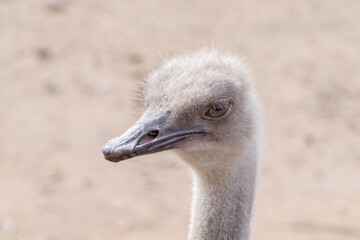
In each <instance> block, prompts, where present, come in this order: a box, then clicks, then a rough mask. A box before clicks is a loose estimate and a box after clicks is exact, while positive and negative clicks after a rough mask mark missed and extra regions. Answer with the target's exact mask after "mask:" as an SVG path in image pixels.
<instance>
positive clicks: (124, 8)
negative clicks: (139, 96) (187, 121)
mask: <svg viewBox="0 0 360 240" xmlns="http://www.w3.org/2000/svg"><path fill="white" fill-rule="evenodd" d="M213 40H216V41H217V42H218V43H220V44H221V45H223V46H224V48H226V49H230V50H234V52H241V53H243V54H244V55H245V56H246V57H247V60H248V62H249V63H250V66H251V68H252V72H253V77H254V79H255V80H256V86H257V88H258V90H259V98H260V99H261V101H262V103H263V109H264V119H265V120H264V121H265V128H266V135H265V139H264V147H263V151H262V152H263V154H262V166H261V170H260V174H261V176H260V178H259V184H258V189H257V193H258V194H257V202H256V212H255V219H254V224H253V225H254V228H253V232H254V234H253V239H258V240H260V239H261V240H264V239H266V240H290V239H291V240H313V239H314V240H315V239H316V240H335V239H336V240H339V239H341V240H351V239H360V141H359V140H360V1H358V0H328V1H325V0H324V1H320V0H314V1H286V0H271V1H270V0H262V1H260V0H256V1H251V0H243V1H235V0H234V1H205V0H194V1H165V0H164V1H160V0H142V1H140V0H134V1H130V0H127V1H125V0H121V1H120V0H108V1H100V0H74V1H71V0H64V1H60V0H58V1H57V0H37V1H35V0H33V1H29V0H28V1H25V0H0V84H1V85H0V239H1V240H20V239H21V240H25V239H26V240H62V239H67V240H103V239H106V240H112V239H114V240H115V239H126V240H127V239H129V240H140V239H149V240H151V239H154V240H155V239H156V240H165V239H172V240H177V239H179V240H180V239H186V235H187V230H188V221H189V206H190V199H191V190H190V185H191V176H190V174H189V172H188V170H187V168H186V167H185V166H183V165H182V164H179V163H177V160H176V156H175V155H173V154H172V153H161V154H156V155H150V156H146V157H139V158H135V159H132V160H131V161H125V162H121V163H119V164H114V163H110V162H108V161H106V160H104V158H103V155H102V153H101V147H102V145H103V144H104V143H105V142H106V141H107V140H108V139H109V138H111V137H113V136H115V135H117V134H118V133H120V132H121V131H123V130H125V129H126V128H127V127H128V126H130V124H132V123H133V122H134V121H135V120H136V116H135V115H134V114H132V112H133V110H132V105H131V97H132V91H133V89H134V88H135V86H136V81H137V80H138V79H141V78H142V77H143V76H144V74H145V73H146V72H147V71H149V70H151V68H152V67H153V66H156V64H158V63H159V61H160V56H159V52H160V53H162V54H164V55H168V53H169V52H170V53H171V52H174V53H181V52H185V51H188V50H193V49H197V48H198V47H201V46H209V45H210V44H211V42H212V41H213Z"/></svg>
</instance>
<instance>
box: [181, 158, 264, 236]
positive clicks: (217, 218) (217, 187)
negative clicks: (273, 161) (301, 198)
mask: <svg viewBox="0 0 360 240" xmlns="http://www.w3.org/2000/svg"><path fill="white" fill-rule="evenodd" d="M236 158H237V159H235V160H234V164H233V165H232V167H231V168H229V169H226V170H225V171H224V172H221V174H214V173H209V172H207V173H204V172H200V171H196V170H194V169H193V180H194V185H193V202H192V212H191V225H190V233H189V238H188V239H189V240H205V239H206V240H248V239H249V234H250V220H251V215H252V205H253V199H254V190H255V181H256V165H257V164H256V156H249V154H247V156H246V157H239V156H237V157H236ZM217 161H218V159H217ZM216 171H217V172H218V169H217V170H216Z"/></svg>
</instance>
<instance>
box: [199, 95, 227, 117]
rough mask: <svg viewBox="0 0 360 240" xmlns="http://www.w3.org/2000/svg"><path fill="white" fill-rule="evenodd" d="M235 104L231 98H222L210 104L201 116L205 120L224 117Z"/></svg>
mask: <svg viewBox="0 0 360 240" xmlns="http://www.w3.org/2000/svg"><path fill="white" fill-rule="evenodd" d="M232 105H233V101H232V100H231V99H230V98H220V99H217V100H215V101H213V102H212V103H210V104H208V105H207V106H206V107H205V108H204V110H203V113H202V116H201V118H203V119H205V120H212V121H215V120H219V119H221V118H222V117H224V116H225V115H226V114H227V113H228V112H229V110H230V108H231V106H232Z"/></svg>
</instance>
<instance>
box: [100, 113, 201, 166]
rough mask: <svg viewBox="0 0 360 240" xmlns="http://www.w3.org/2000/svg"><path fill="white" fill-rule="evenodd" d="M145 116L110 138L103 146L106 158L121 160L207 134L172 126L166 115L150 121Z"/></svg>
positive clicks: (163, 148)
mask: <svg viewBox="0 0 360 240" xmlns="http://www.w3.org/2000/svg"><path fill="white" fill-rule="evenodd" d="M142 119H143V117H142V118H141V119H140V120H139V121H138V122H136V123H135V124H134V125H133V126H132V127H130V128H129V129H128V130H126V131H125V132H124V133H122V134H120V135H119V136H117V137H115V138H113V139H111V140H109V141H108V142H107V143H106V144H105V145H104V146H103V148H102V151H103V153H104V156H105V159H107V160H109V161H112V162H119V161H121V160H125V159H128V158H132V157H136V156H139V155H144V154H150V153H155V152H160V151H164V150H168V149H172V148H175V147H177V146H178V145H179V143H180V142H182V141H184V140H185V139H188V138H193V137H200V136H206V135H207V133H206V132H205V131H204V130H184V129H179V128H178V127H176V126H171V125H174V124H171V123H170V121H167V118H166V116H162V117H159V118H156V119H153V120H150V121H143V120H142Z"/></svg>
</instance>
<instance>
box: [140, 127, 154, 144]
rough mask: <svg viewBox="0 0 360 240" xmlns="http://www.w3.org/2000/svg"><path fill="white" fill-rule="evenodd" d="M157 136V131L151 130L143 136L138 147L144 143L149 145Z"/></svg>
mask: <svg viewBox="0 0 360 240" xmlns="http://www.w3.org/2000/svg"><path fill="white" fill-rule="evenodd" d="M158 135H159V131H158V130H152V131H150V132H149V133H148V134H146V135H144V136H143V137H142V138H141V139H140V141H139V143H138V145H142V144H145V143H149V142H151V141H152V140H154V139H155V138H156V137H157V136H158Z"/></svg>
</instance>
